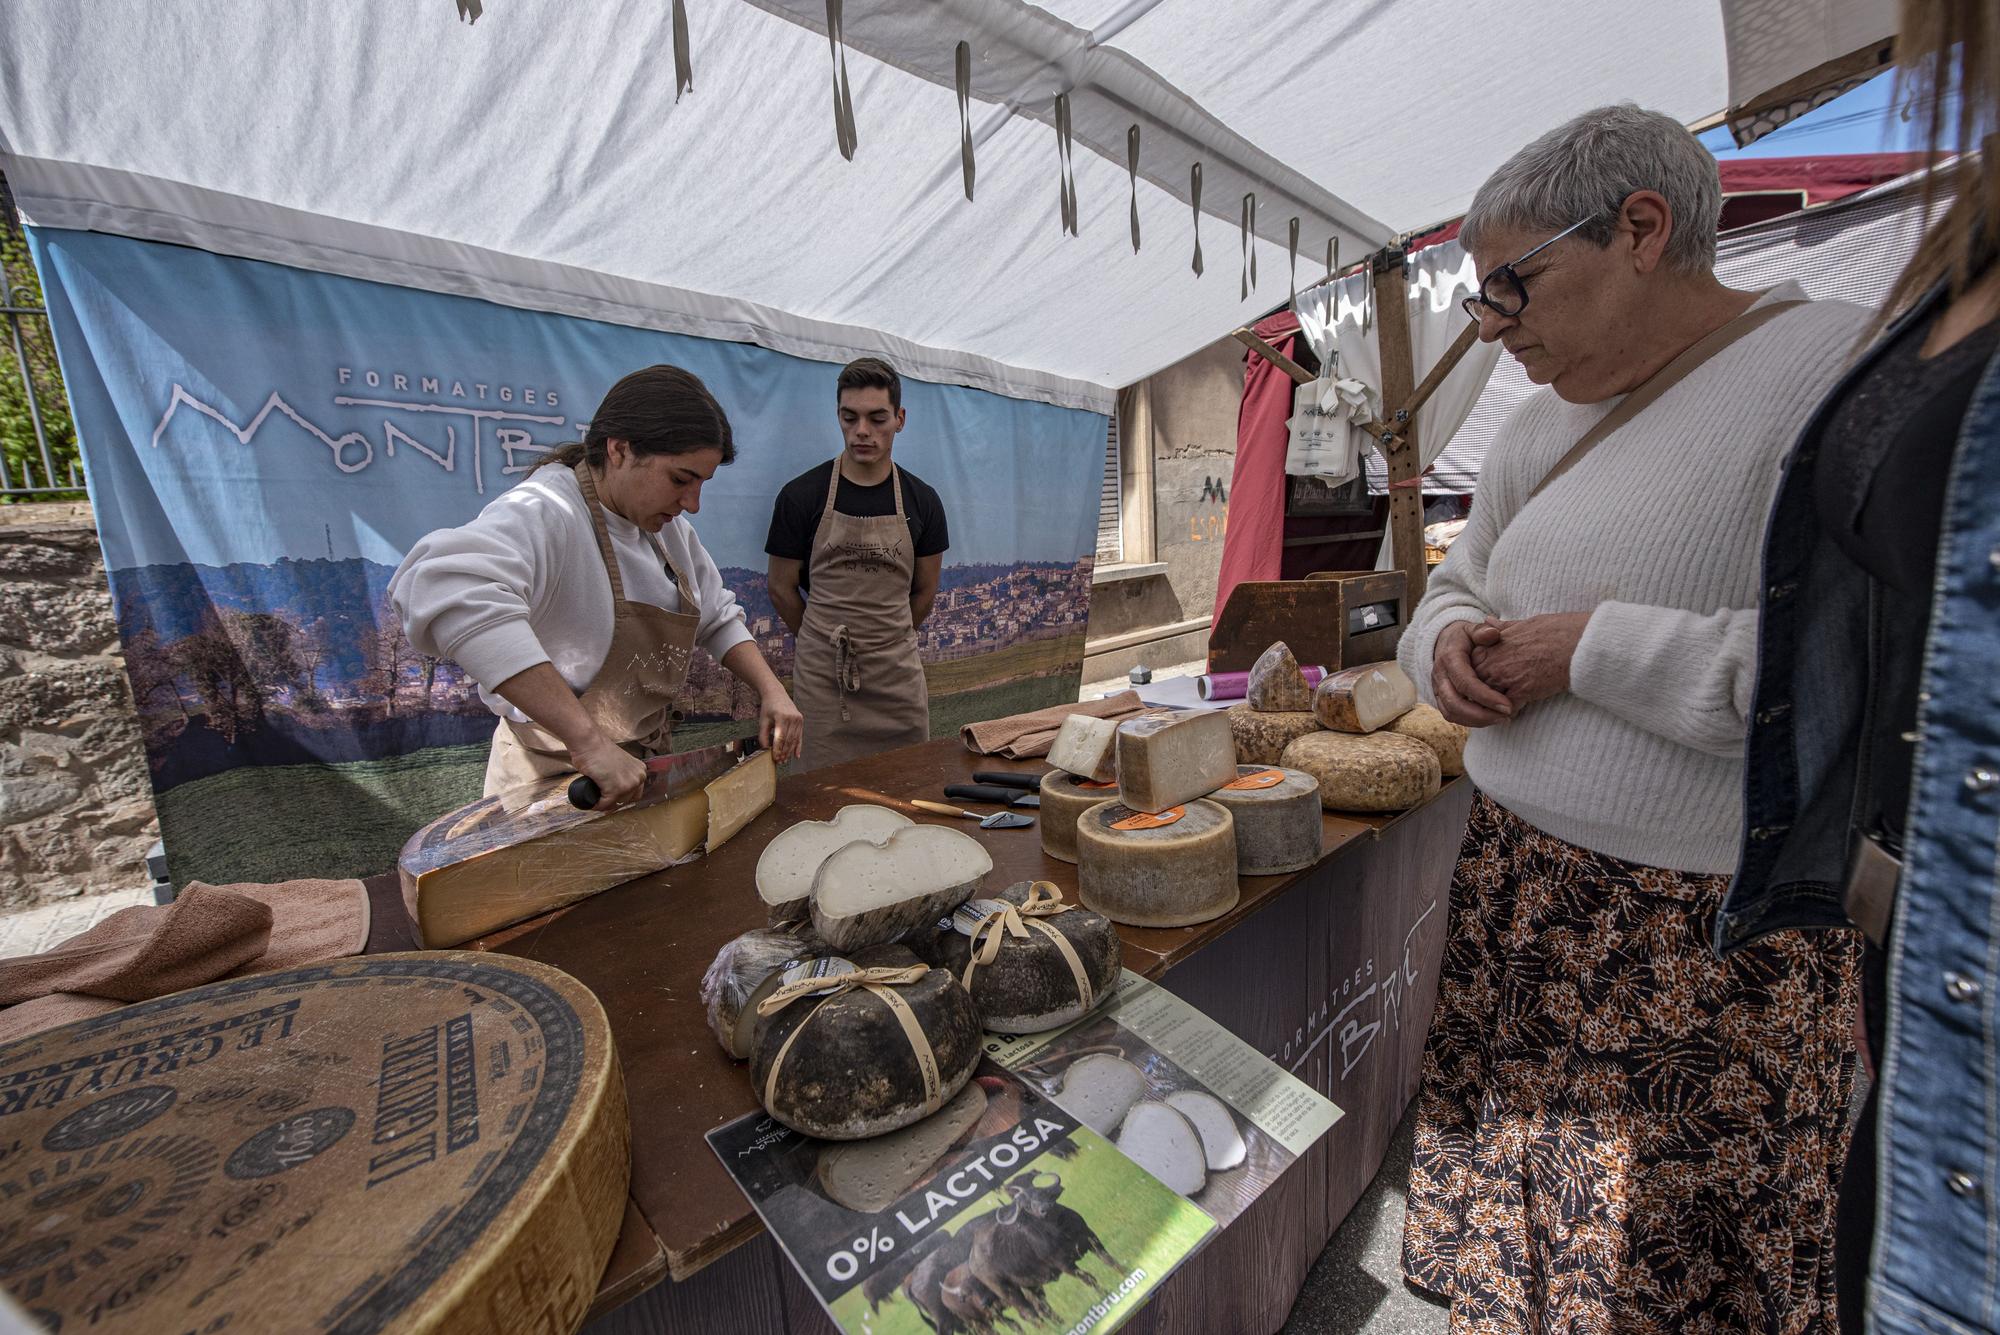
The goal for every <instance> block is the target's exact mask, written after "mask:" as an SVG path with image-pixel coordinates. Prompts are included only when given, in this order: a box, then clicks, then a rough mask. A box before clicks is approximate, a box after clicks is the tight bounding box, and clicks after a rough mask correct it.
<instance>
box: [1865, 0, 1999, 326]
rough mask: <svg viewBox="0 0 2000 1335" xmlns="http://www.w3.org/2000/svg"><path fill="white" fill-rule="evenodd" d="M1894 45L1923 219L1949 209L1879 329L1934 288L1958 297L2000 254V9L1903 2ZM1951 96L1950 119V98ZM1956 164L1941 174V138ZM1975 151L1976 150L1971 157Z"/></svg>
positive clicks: (1968, 2) (1953, 1)
mask: <svg viewBox="0 0 2000 1335" xmlns="http://www.w3.org/2000/svg"><path fill="white" fill-rule="evenodd" d="M1901 10H1902V14H1901V16H1900V26H1899V28H1898V31H1897V36H1896V97H1895V101H1896V102H1897V103H1898V104H1899V105H1900V106H1901V107H1902V109H1903V114H1904V116H1905V117H1906V118H1908V119H1909V120H1910V121H1912V122H1913V123H1915V124H1917V125H1919V126H1921V127H1922V130H1923V135H1924V150H1925V153H1926V155H1927V161H1928V163H1929V165H1930V166H1931V168H1932V170H1931V172H1930V174H1929V175H1928V176H1927V177H1926V178H1925V180H1924V193H1923V213H1924V216H1925V217H1929V216H1930V212H1931V208H1932V206H1933V205H1934V204H1936V203H1937V202H1939V201H1949V203H1948V205H1947V207H1946V208H1945V210H1944V213H1943V215H1942V216H1940V217H1939V218H1938V220H1937V221H1936V222H1935V223H1933V224H1931V226H1930V228H1929V229H1928V230H1927V231H1926V232H1925V233H1924V239H1923V240H1922V241H1921V242H1920V243H1918V246H1917V252H1916V254H1915V255H1913V256H1911V257H1910V262H1909V264H1908V265H1907V266H1906V267H1905V268H1904V270H1903V272H1902V276H1901V277H1899V278H1898V279H1897V280H1896V286H1895V288H1894V289H1893V290H1892V291H1891V292H1890V294H1889V300H1888V302H1887V303H1886V304H1885V305H1884V307H1883V318H1884V319H1885V320H1887V319H1889V318H1892V317H1893V316H1895V315H1897V314H1899V313H1901V312H1902V311H1904V310H1907V309H1908V308H1909V307H1910V306H1911V304H1913V303H1914V302H1915V301H1916V300H1917V299H1918V298H1920V297H1922V296H1923V295H1924V293H1926V292H1928V291H1930V289H1931V288H1932V287H1934V286H1935V285H1936V284H1937V283H1938V282H1939V281H1941V280H1944V281H1949V283H1950V285H1951V290H1952V292H1953V293H1954V294H1956V293H1959V292H1963V291H1964V290H1965V289H1966V287H1967V286H1969V285H1970V284H1971V283H1972V281H1973V280H1974V279H1976V278H1978V277H1979V275H1980V274H1981V272H1982V271H1983V270H1984V269H1985V268H1986V267H1987V265H1988V264H1990V263H1992V261H1993V259H1994V258H1995V255H1996V252H2000V246H1996V244H1995V239H1996V237H2000V154H1996V152H1995V151H1993V150H1996V149H2000V143H1989V142H1988V141H1989V140H1990V139H1991V138H1992V136H1993V134H1994V132H1995V130H1996V129H2000V126H1996V123H1995V122H1996V119H2000V5H1995V4H1994V3H1993V0H1902V5H1901ZM1954 94H1956V95H1957V97H1958V110H1957V115H1956V116H1953V115H1952V114H1951V98H1952V96H1953V95H1954ZM1948 136H1949V137H1953V138H1955V139H1956V141H1957V144H1958V147H1959V150H1960V152H1961V153H1962V154H1964V156H1962V157H1961V158H1959V160H1958V161H1957V162H1955V163H1953V164H1951V165H1950V166H1948V167H1945V168H1942V169H1940V168H1939V167H1938V166H1937V163H1938V160H1939V158H1940V157H1942V156H1943V154H1942V152H1941V151H1940V149H1941V146H1942V145H1943V144H1944V143H1945V141H1946V139H1947V137H1948ZM1975 150H1976V151H1975Z"/></svg>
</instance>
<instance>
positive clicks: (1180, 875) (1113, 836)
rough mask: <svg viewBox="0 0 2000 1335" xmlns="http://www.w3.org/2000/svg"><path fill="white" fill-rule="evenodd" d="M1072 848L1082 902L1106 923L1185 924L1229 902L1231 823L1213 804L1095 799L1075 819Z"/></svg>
mask: <svg viewBox="0 0 2000 1335" xmlns="http://www.w3.org/2000/svg"><path fill="white" fill-rule="evenodd" d="M1076 850H1077V854H1078V856H1077V889H1078V895H1079V897H1080V898H1081V899H1082V900H1083V904H1084V907H1085V908H1088V909H1092V910H1095V911H1096V912H1098V913H1101V914H1103V915H1104V916H1105V917H1107V918H1109V919H1111V920H1112V921H1113V922H1122V923H1129V924H1131V925H1132V926H1134V927H1186V926H1188V925H1190V924H1192V923H1198V922H1207V921H1208V920H1209V919H1211V918H1219V917H1221V916H1222V915H1223V914H1225V913H1227V912H1229V910H1231V909H1232V908H1235V907H1236V900H1237V896H1238V887H1237V884H1236V822H1235V820H1234V819H1232V818H1231V816H1230V814H1229V811H1228V809H1227V808H1226V807H1222V806H1218V805H1217V804H1216V803H1214V802H1210V801H1206V800H1201V801H1194V802H1189V803H1187V804H1185V805H1183V806H1176V807H1170V808H1168V809H1167V810H1165V811H1161V812H1144V811H1135V810H1133V809H1132V808H1131V807H1128V806H1126V805H1125V804H1124V803H1123V802H1100V803H1099V804H1098V805H1096V806H1094V807H1092V808H1091V809H1090V810H1088V811H1086V812H1084V813H1083V818H1082V819H1081V820H1079V821H1078V822H1077V825H1076Z"/></svg>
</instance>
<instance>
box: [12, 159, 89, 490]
mask: <svg viewBox="0 0 2000 1335" xmlns="http://www.w3.org/2000/svg"><path fill="white" fill-rule="evenodd" d="M0 239H4V241H5V242H6V243H7V245H6V250H7V251H8V252H10V253H12V254H16V255H24V254H26V252H27V246H26V243H25V238H23V236H22V234H21V222H20V213H19V212H18V211H17V210H16V209H15V207H14V196H13V192H12V191H10V190H8V189H7V183H6V181H5V180H4V179H0ZM0 315H5V316H6V317H7V347H8V349H9V350H10V351H11V352H12V353H13V356H14V371H15V374H16V375H18V376H19V377H20V384H21V391H22V397H23V398H24V399H25V400H26V402H27V406H28V422H29V425H30V427H31V429H32V430H33V432H34V437H35V442H34V444H35V448H34V451H33V453H31V454H29V455H27V456H26V457H25V458H15V459H13V460H11V461H10V460H9V458H8V451H7V450H6V449H5V448H0V498H21V499H30V498H36V497H49V496H57V495H61V494H63V493H72V494H74V493H80V492H82V491H83V490H84V481H83V474H82V473H81V471H79V470H78V468H77V465H76V460H75V458H74V457H67V458H64V459H62V460H61V461H60V462H58V460H57V458H56V456H55V452H53V451H51V450H50V448H49V433H48V425H47V422H46V420H45V418H44V415H43V412H42V392H41V389H40V388H39V387H38V386H37V385H36V384H35V371H34V364H33V363H32V362H31V361H30V360H29V357H28V344H27V340H26V339H25V338H24V337H23V336H22V333H21V321H22V320H23V319H30V320H40V321H41V322H42V329H43V333H44V335H45V336H46V337H47V338H48V340H49V343H48V345H49V346H51V347H52V346H53V332H52V331H51V330H49V326H48V320H49V313H48V309H47V308H46V307H44V306H33V305H28V304H26V301H25V299H24V298H21V297H20V294H19V293H18V292H17V290H16V289H15V287H14V280H13V276H12V275H11V274H9V273H8V272H7V265H6V264H5V263H0ZM0 445H4V442H0ZM37 465H39V466H40V474H41V475H40V477H39V478H38V477H37V476H36V472H37Z"/></svg>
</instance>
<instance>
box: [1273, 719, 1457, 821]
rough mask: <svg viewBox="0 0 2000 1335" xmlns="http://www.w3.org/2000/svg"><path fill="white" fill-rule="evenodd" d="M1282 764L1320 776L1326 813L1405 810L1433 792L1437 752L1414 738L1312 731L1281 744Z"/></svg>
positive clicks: (1439, 778) (1438, 775)
mask: <svg viewBox="0 0 2000 1335" xmlns="http://www.w3.org/2000/svg"><path fill="white" fill-rule="evenodd" d="M1285 767H1286V768H1287V769H1296V770H1304V771H1305V772H1306V773H1307V774H1310V775H1312V776H1313V777H1314V778H1315V779H1318V780H1319V800H1320V804H1321V805H1322V806H1324V807H1325V808H1326V809H1327V810H1328V811H1364V812H1368V811H1404V810H1407V809H1409V808H1410V807H1413V806H1416V805H1418V804H1419V803H1422V802H1427V801H1429V800H1430V799H1431V798H1433V797H1435V796H1437V791H1438V788H1439V787H1440V786H1441V784H1442V782H1443V775H1442V774H1441V773H1440V771H1439V769H1438V760H1437V754H1436V753H1435V752H1434V751H1432V750H1431V749H1430V748H1429V747H1428V746H1425V745H1424V744H1423V743H1422V742H1420V741H1418V740H1417V739H1416V738H1414V737H1399V736H1397V735H1396V734H1395V733H1390V732H1378V733H1373V734H1370V735H1368V736H1361V735H1359V734H1355V733H1344V732H1317V733H1314V734H1313V735H1312V736H1310V737H1301V738H1299V740H1298V741H1296V742H1293V743H1292V744H1291V745H1290V746H1288V747H1286V748H1285Z"/></svg>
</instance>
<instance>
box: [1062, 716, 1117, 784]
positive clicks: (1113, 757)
mask: <svg viewBox="0 0 2000 1335" xmlns="http://www.w3.org/2000/svg"><path fill="white" fill-rule="evenodd" d="M1049 763H1050V764H1051V765H1054V766H1055V767H1056V768H1057V769H1060V770H1063V771H1065V772H1067V773H1070V774H1076V775H1080V776H1082V777H1083V778H1086V779H1106V780H1108V779H1111V778H1113V777H1115V776H1116V775H1117V773H1118V720H1116V719H1108V718H1092V717H1090V716H1089V715H1088V714H1071V715H1070V716H1069V717H1068V718H1066V719H1064V720H1063V722H1062V727H1061V728H1059V729H1058V730H1057V731H1056V739H1055V740H1054V741H1053V742H1051V743H1049Z"/></svg>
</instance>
